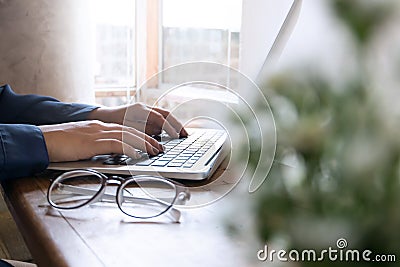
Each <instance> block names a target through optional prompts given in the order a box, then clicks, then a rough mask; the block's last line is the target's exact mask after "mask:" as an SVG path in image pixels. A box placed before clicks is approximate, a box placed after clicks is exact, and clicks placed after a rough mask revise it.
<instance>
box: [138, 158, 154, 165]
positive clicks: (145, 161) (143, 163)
mask: <svg viewBox="0 0 400 267" xmlns="http://www.w3.org/2000/svg"><path fill="white" fill-rule="evenodd" d="M153 162H154V160H153V159H146V160H144V161H140V162H138V163H136V164H135V165H137V166H149V165H150V164H151V163H153Z"/></svg>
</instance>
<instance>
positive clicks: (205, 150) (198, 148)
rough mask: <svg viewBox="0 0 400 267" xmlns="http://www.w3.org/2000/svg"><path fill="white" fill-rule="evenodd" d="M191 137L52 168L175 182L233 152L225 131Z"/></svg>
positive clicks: (192, 131)
mask: <svg viewBox="0 0 400 267" xmlns="http://www.w3.org/2000/svg"><path fill="white" fill-rule="evenodd" d="M301 3H302V0H293V3H292V5H291V8H290V10H289V12H288V14H287V15H286V18H285V20H284V22H283V24H282V26H281V28H280V31H279V33H278V35H277V36H276V39H275V41H274V43H273V45H272V47H271V49H270V51H269V53H268V55H267V58H266V59H265V62H264V65H263V67H262V69H261V71H260V72H259V75H258V77H257V78H256V82H260V81H262V76H264V75H265V72H266V71H267V69H268V68H269V67H270V66H269V65H270V64H271V63H272V62H271V61H273V60H274V59H275V58H277V56H279V54H280V53H281V51H282V49H283V47H284V45H285V43H286V41H287V39H288V37H289V35H290V34H291V32H292V30H293V28H294V25H295V23H296V21H297V18H298V16H299V12H300V8H301ZM186 130H187V132H188V134H189V135H188V137H187V138H180V139H171V138H169V137H168V136H166V135H162V136H160V137H159V138H160V143H162V144H163V145H164V146H165V148H166V150H165V152H164V153H162V154H160V155H157V156H154V157H149V156H148V155H147V154H146V153H142V157H141V158H140V159H138V160H133V159H131V158H129V157H127V156H125V155H99V156H96V157H93V158H92V159H90V160H84V161H76V162H62V163H51V164H50V165H49V167H48V169H52V170H73V169H82V168H84V169H85V168H90V169H94V170H97V171H100V172H103V173H109V174H120V175H135V174H150V175H161V176H163V177H168V178H173V179H186V180H204V179H206V178H208V177H210V176H211V175H212V174H213V173H214V171H215V170H216V169H217V168H218V166H219V165H220V164H221V162H222V161H223V160H224V158H225V157H226V156H227V155H228V153H229V149H230V143H229V141H230V139H229V138H228V135H227V133H226V132H225V131H224V130H219V129H200V128H186Z"/></svg>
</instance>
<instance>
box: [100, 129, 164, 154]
mask: <svg viewBox="0 0 400 267" xmlns="http://www.w3.org/2000/svg"><path fill="white" fill-rule="evenodd" d="M101 135H102V138H101V139H106V138H112V139H117V140H119V141H122V142H123V143H126V144H128V145H130V146H131V147H134V148H136V149H139V150H142V151H144V152H147V153H148V154H149V155H157V154H158V153H160V150H159V149H157V148H156V147H154V146H153V145H151V144H150V142H148V141H146V140H145V139H144V138H142V137H140V136H138V135H135V134H132V133H130V132H128V131H124V132H121V131H117V130H116V131H105V132H103V133H102V134H101Z"/></svg>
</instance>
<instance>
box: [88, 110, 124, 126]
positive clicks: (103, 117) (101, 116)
mask: <svg viewBox="0 0 400 267" xmlns="http://www.w3.org/2000/svg"><path fill="white" fill-rule="evenodd" d="M124 114H125V113H124V112H123V109H121V108H109V107H99V108H97V109H95V110H93V111H92V112H90V113H89V115H88V117H87V119H88V120H99V121H102V122H106V123H118V124H122V122H123V120H124Z"/></svg>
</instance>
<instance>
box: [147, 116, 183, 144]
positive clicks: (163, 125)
mask: <svg viewBox="0 0 400 267" xmlns="http://www.w3.org/2000/svg"><path fill="white" fill-rule="evenodd" d="M148 121H149V122H150V124H155V125H156V126H158V127H159V128H160V129H164V130H165V131H166V132H167V134H168V135H169V136H171V137H172V138H179V133H178V131H176V130H175V128H174V127H172V125H171V124H170V123H169V122H168V121H167V120H166V119H165V118H164V116H163V115H161V114H160V113H158V112H157V111H155V110H151V111H150V114H149V118H148Z"/></svg>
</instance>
